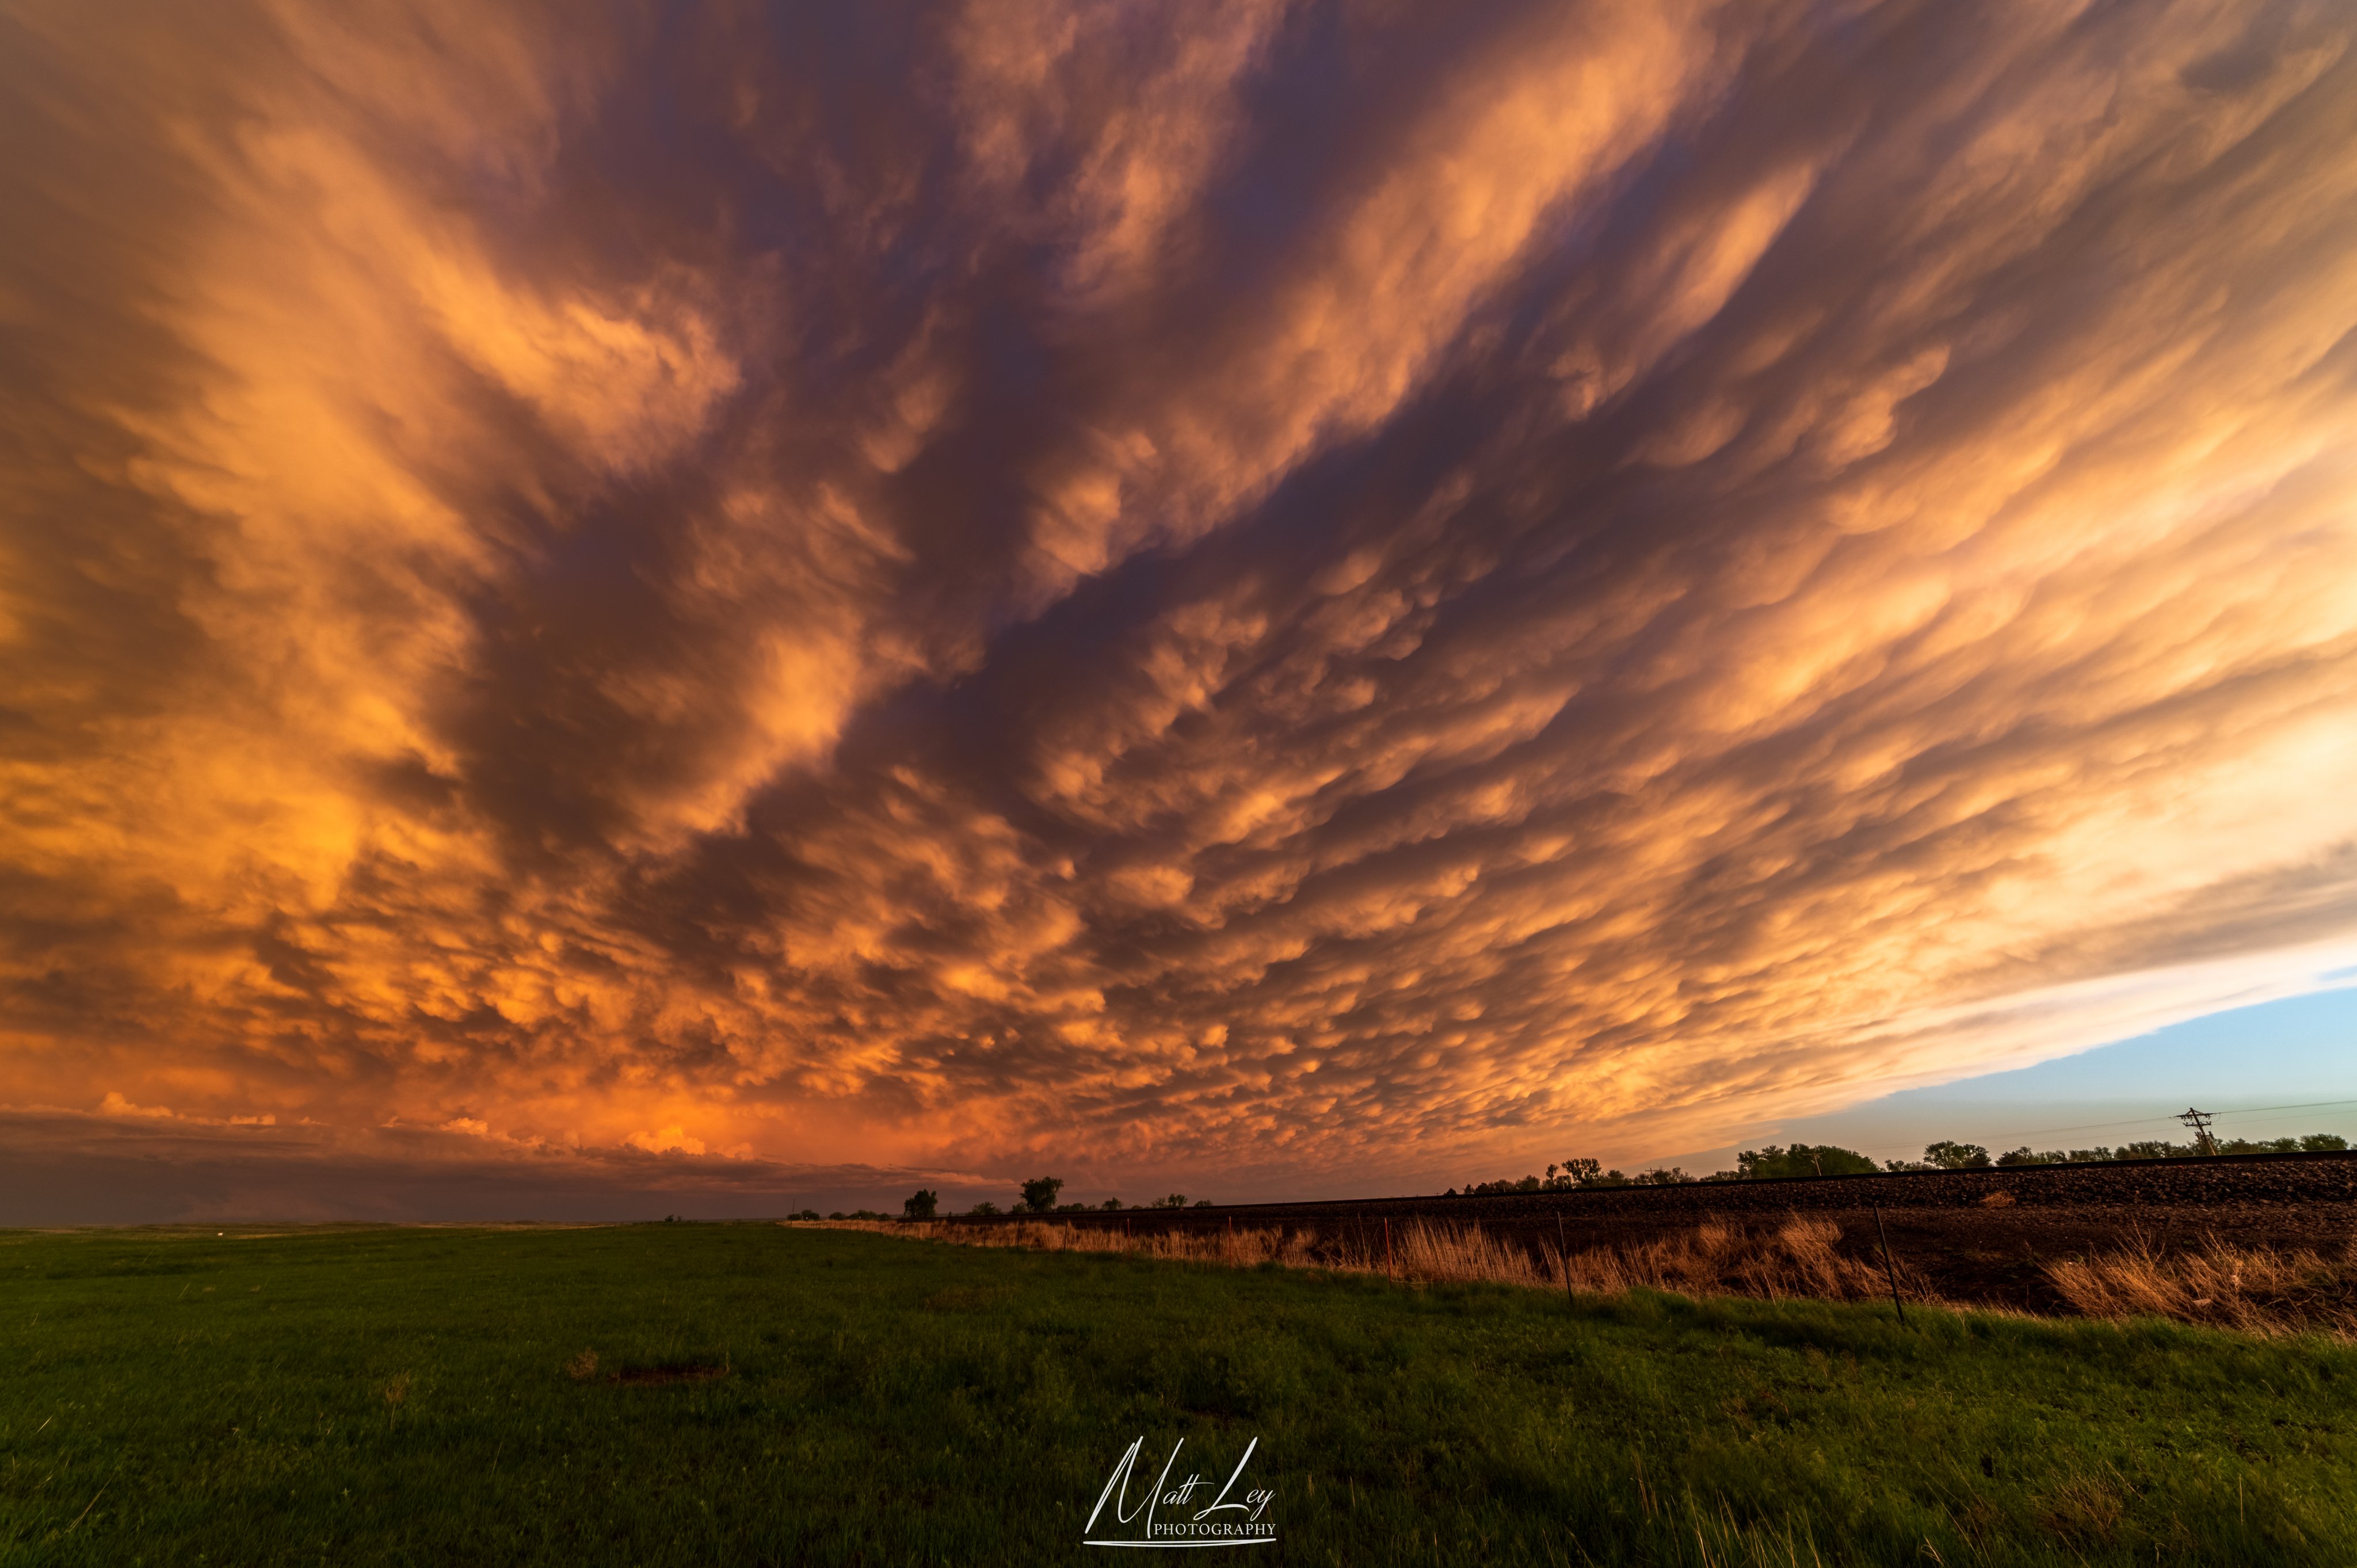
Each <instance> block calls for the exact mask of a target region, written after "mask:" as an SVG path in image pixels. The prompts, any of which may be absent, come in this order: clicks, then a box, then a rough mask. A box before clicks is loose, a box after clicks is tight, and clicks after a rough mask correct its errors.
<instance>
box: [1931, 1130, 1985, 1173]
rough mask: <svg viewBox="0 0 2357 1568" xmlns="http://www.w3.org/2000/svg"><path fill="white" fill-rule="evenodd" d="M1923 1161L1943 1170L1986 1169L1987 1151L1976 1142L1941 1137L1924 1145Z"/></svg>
mask: <svg viewBox="0 0 2357 1568" xmlns="http://www.w3.org/2000/svg"><path fill="white" fill-rule="evenodd" d="M1923 1163H1924V1164H1925V1165H1931V1166H1932V1167H1933V1168H1934V1169H1937V1170H1943V1171H1977V1170H1986V1169H1987V1168H1988V1163H1989V1153H1988V1151H1987V1150H1986V1149H1984V1148H1982V1147H1981V1146H1980V1145H1979V1144H1958V1143H1954V1142H1952V1141H1951V1140H1949V1139H1946V1138H1943V1139H1941V1140H1940V1141H1939V1142H1938V1143H1936V1144H1927V1145H1925V1146H1924V1149H1923Z"/></svg>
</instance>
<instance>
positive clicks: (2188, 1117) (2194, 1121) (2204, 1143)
mask: <svg viewBox="0 0 2357 1568" xmlns="http://www.w3.org/2000/svg"><path fill="white" fill-rule="evenodd" d="M2178 1120H2179V1122H2184V1123H2185V1124H2186V1125H2187V1126H2188V1127H2190V1128H2192V1129H2193V1146H2194V1147H2195V1148H2197V1149H2199V1150H2201V1152H2202V1153H2203V1154H2205V1155H2214V1154H2216V1153H2217V1152H2218V1140H2217V1139H2215V1138H2212V1136H2211V1135H2210V1112H2207V1111H2195V1110H2192V1109H2191V1108H2190V1107H2189V1108H2188V1109H2187V1111H2186V1112H2185V1114H2184V1115H2182V1116H2179V1118H2178Z"/></svg>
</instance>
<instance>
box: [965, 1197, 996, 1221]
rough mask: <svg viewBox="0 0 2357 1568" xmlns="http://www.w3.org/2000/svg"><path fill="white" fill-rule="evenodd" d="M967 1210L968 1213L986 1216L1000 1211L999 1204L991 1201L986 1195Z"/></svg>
mask: <svg viewBox="0 0 2357 1568" xmlns="http://www.w3.org/2000/svg"><path fill="white" fill-rule="evenodd" d="M966 1212H967V1213H968V1214H972V1215H976V1216H980V1217H985V1218H986V1217H988V1216H990V1215H993V1214H996V1213H997V1212H998V1205H996V1204H995V1203H993V1202H991V1201H990V1199H988V1198H986V1197H985V1198H984V1199H983V1200H982V1201H981V1202H980V1203H977V1204H975V1205H974V1207H973V1208H969V1209H967V1210H966Z"/></svg>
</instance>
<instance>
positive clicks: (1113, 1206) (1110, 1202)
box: [1097, 1197, 1121, 1214]
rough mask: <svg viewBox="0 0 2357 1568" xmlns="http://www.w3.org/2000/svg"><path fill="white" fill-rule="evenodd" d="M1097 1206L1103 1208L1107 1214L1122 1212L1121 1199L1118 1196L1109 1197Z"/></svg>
mask: <svg viewBox="0 0 2357 1568" xmlns="http://www.w3.org/2000/svg"><path fill="white" fill-rule="evenodd" d="M1097 1207H1098V1208H1102V1209H1103V1210H1104V1211H1105V1212H1106V1213H1107V1214H1118V1213H1119V1212H1121V1199H1119V1198H1117V1197H1108V1198H1106V1199H1105V1200H1104V1201H1103V1203H1100V1204H1098V1205H1097Z"/></svg>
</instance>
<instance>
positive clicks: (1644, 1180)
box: [1630, 1165, 1695, 1187]
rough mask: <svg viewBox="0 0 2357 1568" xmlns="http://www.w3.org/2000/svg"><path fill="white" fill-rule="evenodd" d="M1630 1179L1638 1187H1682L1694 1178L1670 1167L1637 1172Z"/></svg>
mask: <svg viewBox="0 0 2357 1568" xmlns="http://www.w3.org/2000/svg"><path fill="white" fill-rule="evenodd" d="M1630 1179H1631V1181H1633V1182H1634V1183H1635V1184H1636V1185H1637V1186H1639V1187H1683V1186H1684V1185H1685V1184H1686V1183H1688V1182H1690V1181H1692V1180H1694V1179H1695V1178H1694V1177H1692V1176H1688V1175H1686V1173H1685V1172H1684V1171H1683V1170H1680V1169H1679V1168H1678V1167H1677V1166H1675V1165H1670V1166H1666V1167H1664V1168H1661V1169H1656V1170H1650V1171H1639V1172H1638V1173H1637V1174H1636V1175H1635V1176H1632V1177H1631V1178H1630Z"/></svg>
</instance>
